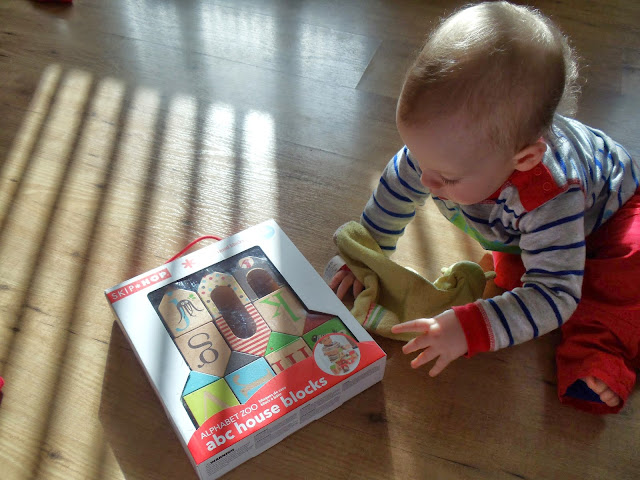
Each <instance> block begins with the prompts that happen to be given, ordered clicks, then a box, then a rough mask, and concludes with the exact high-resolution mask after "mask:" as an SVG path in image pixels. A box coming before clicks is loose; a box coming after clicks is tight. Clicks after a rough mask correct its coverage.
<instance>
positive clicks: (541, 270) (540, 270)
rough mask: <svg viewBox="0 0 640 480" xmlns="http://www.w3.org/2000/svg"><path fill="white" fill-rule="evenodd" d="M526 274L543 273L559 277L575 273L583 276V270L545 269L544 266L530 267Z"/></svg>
mask: <svg viewBox="0 0 640 480" xmlns="http://www.w3.org/2000/svg"><path fill="white" fill-rule="evenodd" d="M526 273H527V275H530V274H532V273H542V274H543V275H554V276H556V277H561V276H564V275H577V276H583V275H584V270H556V271H553V270H545V269H544V268H530V269H529V270H527V272H526Z"/></svg>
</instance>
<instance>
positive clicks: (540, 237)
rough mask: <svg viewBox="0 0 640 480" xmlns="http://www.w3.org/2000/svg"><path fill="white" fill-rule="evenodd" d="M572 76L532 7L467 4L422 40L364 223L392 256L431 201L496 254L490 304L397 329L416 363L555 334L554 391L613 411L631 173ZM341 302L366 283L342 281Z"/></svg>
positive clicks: (637, 252)
mask: <svg viewBox="0 0 640 480" xmlns="http://www.w3.org/2000/svg"><path fill="white" fill-rule="evenodd" d="M576 78H577V68H576V63H575V60H574V57H573V53H572V51H571V48H570V47H569V44H568V42H567V40H566V38H565V37H564V36H563V35H562V33H561V32H560V31H559V30H558V29H557V27H556V26H555V25H554V24H553V23H552V22H551V21H550V20H549V19H548V18H546V17H544V16H543V15H541V14H540V13H539V12H538V11H536V10H533V9H530V8H527V7H521V6H516V5H512V4H510V3H507V2H488V3H481V4H478V5H475V6H470V7H467V8H464V9H462V10H460V11H458V12H457V13H455V14H454V15H452V16H451V17H449V18H447V19H445V20H444V21H443V22H442V23H441V24H440V25H439V26H438V27H437V28H436V29H435V31H434V32H433V33H432V34H431V35H430V36H429V38H428V39H427V41H426V43H425V45H424V47H423V48H422V50H421V51H420V53H419V55H418V57H417V59H416V60H415V62H414V64H413V66H412V67H411V68H410V69H409V71H408V73H407V76H406V79H405V82H404V85H403V88H402V92H401V94H400V98H399V101H398V106H397V113H396V122H397V127H398V131H399V133H400V136H401V137H402V140H403V141H404V143H405V145H406V146H404V147H403V148H401V149H400V151H399V152H398V153H397V154H396V155H395V157H394V158H393V159H392V160H391V161H390V162H389V164H388V165H387V167H386V169H385V170H384V172H383V174H382V177H381V178H380V183H379V185H378V186H377V187H376V189H375V191H374V192H373V196H372V197H371V199H370V200H369V202H368V203H367V205H366V207H365V209H364V212H363V213H362V217H361V223H362V224H363V225H364V226H365V227H366V228H367V229H368V230H369V231H370V233H371V234H372V235H373V237H374V238H375V239H376V241H377V242H378V244H379V245H380V247H381V249H382V250H383V251H384V252H385V253H386V254H389V255H390V254H391V253H393V251H394V250H395V248H396V243H397V241H398V238H399V237H400V236H401V235H402V234H403V232H404V229H405V226H406V225H407V223H408V222H409V221H410V220H411V219H412V218H413V216H414V215H415V210H416V208H417V207H418V206H420V205H423V204H424V203H425V201H426V200H427V198H428V197H429V196H430V197H431V198H432V199H433V201H434V202H435V203H436V205H437V206H438V208H439V210H440V211H441V212H442V214H443V215H444V216H445V217H446V218H447V219H448V220H449V221H450V222H451V223H453V224H454V225H456V226H457V227H459V228H461V229H464V230H465V231H466V232H467V233H469V234H470V235H471V236H472V237H473V238H474V239H476V240H477V241H478V242H480V244H481V245H482V246H483V247H484V248H485V249H487V250H491V251H492V252H493V256H494V268H495V270H496V273H497V277H496V280H495V281H496V284H497V285H498V286H500V287H502V288H504V289H505V290H506V292H505V293H504V294H502V295H500V296H497V297H494V298H490V299H481V300H478V301H476V302H474V303H472V304H468V305H464V306H459V307H453V308H452V309H450V310H446V311H445V312H443V313H441V314H440V315H438V316H436V317H435V318H421V319H416V320H412V321H409V322H406V323H403V324H400V325H397V326H395V327H394V329H393V332H394V333H401V332H418V333H419V334H420V335H419V336H417V337H416V338H415V339H414V340H411V341H410V342H408V343H407V344H406V345H405V346H404V347H403V351H404V352H405V353H411V352H417V351H421V353H420V354H419V355H418V356H417V357H416V358H415V359H414V360H413V361H412V362H411V365H412V366H413V367H414V368H417V367H419V366H421V365H424V364H426V363H428V362H430V361H432V360H436V361H435V364H434V365H433V367H432V368H431V370H430V372H429V373H430V375H432V376H435V375H437V374H439V373H440V372H441V371H442V370H443V369H444V368H445V367H446V366H447V365H448V364H449V363H450V362H451V361H453V360H454V359H456V358H458V357H460V356H463V355H466V356H473V355H475V354H477V353H479V352H484V351H493V350H498V349H500V348H504V347H507V346H510V345H514V344H517V343H521V342H524V341H527V340H530V339H533V338H536V337H538V336H540V335H542V334H544V333H546V332H549V331H550V330H554V329H556V328H559V327H561V328H562V334H563V340H562V343H561V345H560V346H559V347H558V349H557V354H556V363H557V375H558V395H559V398H560V400H561V401H562V402H563V403H566V404H571V405H573V406H575V407H576V408H580V409H583V410H586V411H590V412H594V413H610V412H617V411H618V410H620V408H622V406H623V404H624V402H625V400H626V399H627V397H628V395H629V394H630V392H631V390H632V388H633V385H634V383H635V370H636V369H637V368H639V367H640V354H639V352H638V349H639V348H640V342H639V340H640V281H639V280H638V279H640V190H639V189H638V187H639V184H638V178H639V175H640V169H639V165H638V162H637V160H636V161H634V160H633V159H632V158H631V156H630V155H629V153H627V151H626V150H625V149H624V148H623V147H622V146H621V145H619V144H617V143H616V142H615V141H614V140H612V139H611V138H609V137H608V136H607V135H605V134H604V133H603V132H601V131H599V130H595V129H593V128H590V127H587V126H585V125H583V124H581V123H580V122H578V121H576V120H573V119H570V118H566V117H563V116H561V115H559V114H558V113H557V111H562V112H563V113H572V110H573V108H574V107H575V103H576V100H575V99H576V96H577V88H576V86H575V85H576V84H575V82H576ZM330 285H331V287H332V288H333V289H335V290H336V292H337V294H338V296H339V297H340V298H342V297H343V296H344V294H345V293H346V292H347V291H348V290H349V289H350V288H352V287H353V290H354V294H356V295H357V294H358V293H359V292H360V291H362V285H361V284H360V283H359V282H358V281H357V280H355V279H354V276H353V274H352V273H350V272H349V271H348V270H347V271H344V270H343V271H341V272H338V273H337V274H336V275H335V276H334V278H333V279H332V281H331V282H330Z"/></svg>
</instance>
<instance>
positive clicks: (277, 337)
mask: <svg viewBox="0 0 640 480" xmlns="http://www.w3.org/2000/svg"><path fill="white" fill-rule="evenodd" d="M299 338H300V337H296V336H294V335H287V334H286V333H278V332H271V335H270V336H269V344H268V345H267V350H266V352H265V355H268V354H270V353H273V352H275V351H276V350H280V349H281V348H282V347H284V346H286V345H289V344H290V343H293V342H295V341H296V340H298V339H299Z"/></svg>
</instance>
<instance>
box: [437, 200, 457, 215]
mask: <svg viewBox="0 0 640 480" xmlns="http://www.w3.org/2000/svg"><path fill="white" fill-rule="evenodd" d="M431 198H432V199H433V201H434V202H435V201H436V200H437V201H439V202H440V203H442V206H443V207H444V208H446V209H447V210H449V211H450V212H457V211H458V209H457V208H450V207H448V206H447V203H446V202H445V201H444V200H442V199H441V198H440V197H431Z"/></svg>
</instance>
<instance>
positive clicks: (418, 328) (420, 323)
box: [391, 318, 434, 333]
mask: <svg viewBox="0 0 640 480" xmlns="http://www.w3.org/2000/svg"><path fill="white" fill-rule="evenodd" d="M433 323H434V320H433V318H419V319H417V320H409V321H408V322H404V323H399V324H398V325H394V326H393V327H391V333H406V332H428V331H429V329H430V328H431V325H433Z"/></svg>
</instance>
